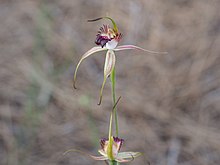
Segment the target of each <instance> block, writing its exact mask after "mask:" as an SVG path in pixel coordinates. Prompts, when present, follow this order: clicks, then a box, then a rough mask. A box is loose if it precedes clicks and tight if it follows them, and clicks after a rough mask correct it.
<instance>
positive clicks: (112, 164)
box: [109, 160, 119, 165]
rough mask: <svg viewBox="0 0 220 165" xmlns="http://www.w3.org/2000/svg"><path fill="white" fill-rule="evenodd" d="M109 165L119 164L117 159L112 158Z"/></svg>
mask: <svg viewBox="0 0 220 165" xmlns="http://www.w3.org/2000/svg"><path fill="white" fill-rule="evenodd" d="M109 165H119V164H118V162H116V161H115V160H110V161H109Z"/></svg>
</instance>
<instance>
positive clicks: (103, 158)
mask: <svg viewBox="0 0 220 165" xmlns="http://www.w3.org/2000/svg"><path fill="white" fill-rule="evenodd" d="M69 152H78V153H81V154H83V155H87V156H89V157H91V158H93V159H94V160H108V158H107V157H106V156H103V155H102V156H93V155H90V154H87V153H85V152H83V151H81V150H77V149H70V150H67V151H66V152H64V153H63V155H66V154H67V153H69Z"/></svg>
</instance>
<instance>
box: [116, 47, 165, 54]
mask: <svg viewBox="0 0 220 165" xmlns="http://www.w3.org/2000/svg"><path fill="white" fill-rule="evenodd" d="M129 49H136V50H142V51H145V52H148V53H153V54H167V52H156V51H152V50H147V49H143V48H141V47H139V46H135V45H121V46H118V47H116V48H115V49H114V51H120V50H129Z"/></svg>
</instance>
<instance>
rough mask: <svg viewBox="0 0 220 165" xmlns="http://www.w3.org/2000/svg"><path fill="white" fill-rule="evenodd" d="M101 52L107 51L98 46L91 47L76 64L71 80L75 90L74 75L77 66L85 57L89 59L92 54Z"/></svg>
mask: <svg viewBox="0 0 220 165" xmlns="http://www.w3.org/2000/svg"><path fill="white" fill-rule="evenodd" d="M103 50H107V49H106V48H101V47H99V46H96V47H93V48H91V49H90V50H89V51H87V52H86V53H85V54H84V55H83V56H82V57H81V59H80V61H79V62H78V64H77V66H76V70H75V73H74V78H73V87H74V88H75V89H76V74H77V71H78V69H79V66H80V64H81V63H82V61H83V60H84V59H86V58H87V57H89V56H90V55H92V54H93V53H96V52H100V51H103Z"/></svg>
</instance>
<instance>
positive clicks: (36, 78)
mask: <svg viewBox="0 0 220 165" xmlns="http://www.w3.org/2000/svg"><path fill="white" fill-rule="evenodd" d="M219 6H220V1H219V0H211V1H207V0H178V1H177V0H167V1H163V0H140V1H133V0H126V1H125V0H124V1H123V0H122V1H116V0H111V1H110V0H103V1H98V0H88V1H86V0H62V1H60V0H55V1H51V0H46V1H36V0H22V1H13V0H2V1H1V2H0V23H1V24H0V58H1V59H0V106H1V107H0V164H2V165H29V164H32V165H45V164H47V165H52V164H53V165H54V164H56V165H58V164H60V165H61V164H62V165H70V164H74V165H82V164H84V165H86V164H100V165H101V164H104V162H95V161H93V160H91V159H89V158H87V157H84V156H82V155H79V154H77V153H71V154H68V155H66V156H63V155H62V153H63V152H64V151H66V150H68V149H71V148H75V149H81V150H83V151H88V152H90V153H93V154H95V153H97V149H98V148H99V144H98V141H99V138H101V137H106V136H107V134H108V132H107V129H108V116H109V113H110V110H111V108H112V105H111V96H110V85H109V84H108V83H107V85H106V89H105V91H104V98H103V104H102V105H101V106H97V105H96V103H97V102H98V94H99V89H100V86H101V83H102V78H103V77H102V76H103V60H104V56H102V55H101V53H97V55H96V56H93V57H91V58H90V59H88V60H86V61H85V62H84V63H83V64H82V66H81V67H80V69H79V76H78V80H77V83H78V87H79V89H78V90H73V88H72V77H73V71H74V68H75V66H76V64H77V62H78V60H79V59H80V57H81V55H82V54H83V53H84V52H86V51H87V50H88V49H89V48H91V47H93V46H94V40H95V35H96V32H97V30H98V28H99V26H101V25H102V24H103V22H101V21H100V22H96V23H88V22H87V19H92V18H97V17H100V16H105V15H109V16H111V17H112V18H114V20H115V21H116V22H117V24H118V26H119V29H120V32H121V33H123V39H122V41H121V44H136V45H139V46H141V47H144V48H146V49H150V50H156V51H167V52H169V54H168V55H157V56H153V55H151V54H146V53H142V52H139V51H127V52H126V51H125V52H119V53H118V54H117V64H116V68H117V94H118V96H120V95H121V96H122V99H121V102H120V103H119V106H118V110H119V111H118V113H119V118H120V121H119V122H120V128H119V129H120V132H121V135H120V137H121V138H124V139H125V145H124V146H123V148H122V150H132V151H142V152H143V153H144V156H142V157H140V158H137V159H135V161H134V162H132V163H131V164H139V165H145V164H147V161H150V162H151V164H152V165H177V164H178V165H217V164H220V46H219V45H220V12H219Z"/></svg>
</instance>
